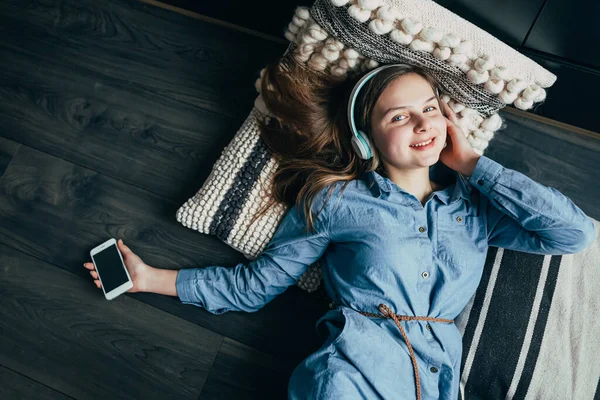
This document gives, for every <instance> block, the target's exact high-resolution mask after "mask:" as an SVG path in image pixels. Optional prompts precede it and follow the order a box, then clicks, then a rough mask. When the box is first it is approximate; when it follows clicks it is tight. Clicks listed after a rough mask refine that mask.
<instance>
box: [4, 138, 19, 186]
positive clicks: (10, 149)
mask: <svg viewBox="0 0 600 400" xmlns="http://www.w3.org/2000/svg"><path fill="white" fill-rule="evenodd" d="M19 146H20V144H19V143H17V142H14V141H12V140H9V139H5V138H2V137H0V180H2V175H4V171H5V170H6V168H7V167H8V164H10V161H11V160H12V159H13V157H14V155H15V154H16V153H17V150H18V149H19Z"/></svg>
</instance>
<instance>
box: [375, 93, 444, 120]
mask: <svg viewBox="0 0 600 400" xmlns="http://www.w3.org/2000/svg"><path fill="white" fill-rule="evenodd" d="M433 99H435V95H434V96H433V97H430V98H429V99H427V100H425V101H424V102H423V104H425V103H429V102H430V101H431V100H433ZM402 108H408V106H399V107H392V108H388V110H387V111H386V112H385V113H384V114H383V115H384V116H385V115H387V113H389V112H390V111H395V110H400V109H402Z"/></svg>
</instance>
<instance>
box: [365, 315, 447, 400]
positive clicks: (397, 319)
mask: <svg viewBox="0 0 600 400" xmlns="http://www.w3.org/2000/svg"><path fill="white" fill-rule="evenodd" d="M379 311H381V314H383V315H379V314H373V313H368V312H364V311H358V312H359V313H360V314H362V315H366V316H367V317H375V318H392V319H393V320H394V322H395V323H396V325H397V326H398V329H400V333H401V334H402V337H403V338H404V341H405V342H406V346H407V347H408V352H409V353H410V358H411V360H412V364H413V368H414V370H415V387H416V389H417V400H421V379H420V378H419V368H418V367H417V358H416V357H415V352H414V351H413V348H412V346H411V344H410V342H409V340H408V337H407V336H406V332H404V329H403V328H402V325H400V321H415V320H416V321H433V322H449V323H451V322H454V320H453V319H444V318H433V317H417V316H412V315H397V314H394V313H392V311H391V310H390V309H389V307H388V306H386V305H385V304H380V305H379Z"/></svg>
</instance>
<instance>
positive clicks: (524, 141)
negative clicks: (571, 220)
mask: <svg viewBox="0 0 600 400" xmlns="http://www.w3.org/2000/svg"><path fill="white" fill-rule="evenodd" d="M501 116H502V118H503V119H504V120H505V123H506V128H504V129H502V130H500V131H499V132H497V133H496V134H495V136H494V138H493V139H492V141H491V142H490V146H489V147H488V148H487V149H486V153H485V155H486V156H488V157H490V158H492V159H494V160H496V161H498V162H500V163H501V164H502V165H504V166H505V167H507V168H511V169H515V170H517V171H520V172H522V173H524V174H526V175H527V176H529V177H530V178H532V179H533V180H535V181H537V182H540V183H541V184H543V185H546V186H550V187H553V188H555V189H557V190H559V191H560V192H561V193H563V194H564V195H566V196H568V197H569V198H571V200H573V201H574V202H575V204H577V205H578V206H579V207H580V208H581V209H582V210H583V211H584V212H585V213H586V214H587V215H589V216H590V217H592V218H594V219H600V203H599V202H598V197H599V196H600V186H599V185H598V181H600V169H598V157H599V155H600V140H599V139H598V138H596V137H592V136H587V135H582V134H574V133H571V132H569V131H568V130H566V129H564V128H562V127H560V126H553V125H548V124H544V123H543V122H539V121H535V120H532V119H530V118H527V117H526V116H522V115H517V114H513V113H507V112H501Z"/></svg>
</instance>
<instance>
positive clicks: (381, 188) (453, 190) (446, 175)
mask: <svg viewBox="0 0 600 400" xmlns="http://www.w3.org/2000/svg"><path fill="white" fill-rule="evenodd" d="M429 178H430V179H431V180H433V181H435V182H439V183H441V184H442V185H443V186H444V189H442V190H440V191H437V192H435V193H434V196H437V197H438V199H440V200H441V201H442V203H444V204H446V205H447V204H449V203H453V202H454V201H456V200H457V199H459V198H463V199H465V200H467V201H468V202H469V204H472V200H471V191H472V189H473V188H472V187H471V185H470V184H469V182H468V180H467V178H465V177H464V176H463V175H462V174H460V173H458V172H456V171H454V170H453V169H451V168H449V167H447V166H446V165H445V164H443V163H442V162H441V161H438V162H437V163H435V164H434V165H432V166H430V167H429ZM363 179H364V181H365V182H366V183H367V184H368V185H369V187H370V188H371V190H372V192H373V194H374V195H375V196H376V197H378V198H379V197H381V196H382V195H383V193H384V192H386V193H390V192H402V193H406V194H408V192H406V191H405V190H404V189H402V188H400V187H399V186H398V185H396V184H395V183H394V182H392V181H391V180H390V179H389V178H386V177H384V176H381V175H380V174H379V173H378V172H376V171H371V172H367V173H365V174H364V175H363ZM454 183H455V184H454Z"/></svg>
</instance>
